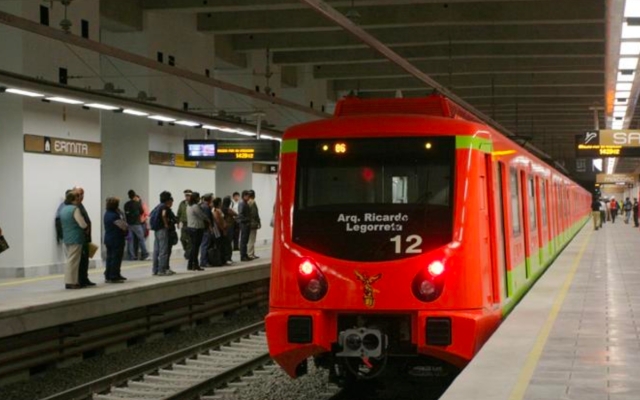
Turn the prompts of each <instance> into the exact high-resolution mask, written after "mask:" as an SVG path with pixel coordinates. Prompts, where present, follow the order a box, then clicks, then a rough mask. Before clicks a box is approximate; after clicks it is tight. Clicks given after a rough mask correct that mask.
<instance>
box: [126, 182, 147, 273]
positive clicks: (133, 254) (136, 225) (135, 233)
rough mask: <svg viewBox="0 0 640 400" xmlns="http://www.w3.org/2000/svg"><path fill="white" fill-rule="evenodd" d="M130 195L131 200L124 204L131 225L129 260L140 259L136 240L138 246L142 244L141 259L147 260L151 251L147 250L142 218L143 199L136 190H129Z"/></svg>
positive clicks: (128, 222)
mask: <svg viewBox="0 0 640 400" xmlns="http://www.w3.org/2000/svg"><path fill="white" fill-rule="evenodd" d="M128 196H129V201H127V202H126V203H125V204H124V214H125V215H126V217H127V224H128V225H129V243H128V246H127V247H128V248H127V250H128V253H129V260H137V259H138V251H137V249H136V242H137V244H138V246H140V252H141V259H142V260H147V259H148V258H149V252H148V251H147V243H146V238H145V236H144V226H143V224H142V218H143V214H144V209H143V208H142V200H141V199H140V196H138V195H137V194H136V192H135V191H134V190H129V193H128Z"/></svg>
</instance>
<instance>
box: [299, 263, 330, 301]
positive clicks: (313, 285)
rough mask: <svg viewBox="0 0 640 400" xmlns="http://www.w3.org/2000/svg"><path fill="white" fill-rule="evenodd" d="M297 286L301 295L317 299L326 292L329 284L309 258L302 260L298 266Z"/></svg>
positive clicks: (309, 298)
mask: <svg viewBox="0 0 640 400" xmlns="http://www.w3.org/2000/svg"><path fill="white" fill-rule="evenodd" d="M298 288H299V289H300V293H301V294H302V296H303V297H304V298H305V299H307V300H310V301H318V300H320V299H321V298H323V297H324V296H325V295H326V294H327V290H328V289H329V285H328V283H327V279H326V278H325V277H324V274H323V273H322V271H321V270H320V268H318V266H317V265H316V264H315V263H314V262H313V261H311V260H304V261H303V262H302V263H301V264H300V266H299V267H298Z"/></svg>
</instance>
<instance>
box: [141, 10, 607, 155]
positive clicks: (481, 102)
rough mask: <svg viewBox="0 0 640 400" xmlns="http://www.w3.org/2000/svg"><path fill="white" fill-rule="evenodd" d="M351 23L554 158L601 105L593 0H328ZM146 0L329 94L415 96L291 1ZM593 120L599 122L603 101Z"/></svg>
mask: <svg viewBox="0 0 640 400" xmlns="http://www.w3.org/2000/svg"><path fill="white" fill-rule="evenodd" d="M326 3H327V4H329V5H330V6H332V7H334V8H335V9H336V10H338V11H340V12H342V13H343V14H345V15H347V16H349V17H351V18H350V19H352V21H354V22H356V23H357V24H358V25H359V26H360V27H361V28H363V29H364V30H366V31H367V32H368V33H370V34H372V35H373V36H374V37H376V38H377V39H378V40H380V41H381V42H382V43H384V44H386V45H388V46H389V47H391V48H392V49H393V50H394V51H396V52H397V53H398V54H400V55H401V56H403V57H404V58H406V59H407V60H409V61H410V62H411V63H412V64H414V65H415V66H416V67H418V68H419V69H420V70H422V71H423V72H425V73H426V74H428V75H429V76H430V77H432V78H434V79H435V80H436V81H438V82H439V83H440V84H441V85H443V86H445V87H447V88H449V89H450V90H451V91H453V92H454V93H456V94H457V95H458V96H460V97H461V98H463V99H464V100H465V101H467V102H468V103H470V104H471V105H473V106H474V107H476V108H477V109H478V110H480V111H482V112H483V113H485V114H486V115H488V116H490V117H492V118H493V119H495V120H496V121H498V122H499V123H500V124H502V125H503V126H504V127H506V128H507V129H509V130H511V131H512V132H514V133H516V134H518V135H522V136H525V137H530V138H531V142H532V143H533V144H534V145H536V146H537V147H538V148H540V149H542V150H543V151H544V152H546V153H547V154H549V155H550V156H552V157H554V158H556V159H564V160H569V159H572V158H574V153H575V151H574V135H575V134H579V133H581V132H584V131H585V130H589V129H593V128H594V116H593V111H591V110H590V107H593V106H599V107H603V105H604V104H603V103H604V82H605V1H604V0H449V1H439V0H354V1H351V0H347V1H345V0H342V1H336V0H333V1H332V0H328V1H326ZM142 4H143V7H144V8H145V9H146V10H154V11H164V12H180V13H193V14H197V21H198V22H197V29H198V30H199V31H202V32H211V33H214V34H216V35H224V36H225V37H228V38H229V40H230V42H231V43H232V46H233V49H234V51H236V52H239V53H243V52H248V51H254V50H265V49H267V48H268V49H269V50H270V51H271V52H272V57H273V58H272V60H273V63H274V64H277V65H280V66H291V65H307V66H310V68H312V71H313V76H314V77H315V78H317V79H326V80H328V82H329V84H330V85H331V87H332V88H333V89H334V91H335V92H336V94H337V95H341V94H345V93H349V92H353V93H357V94H358V95H360V96H361V97H393V96H396V94H397V92H398V91H401V92H402V95H403V96H404V97H413V96H424V95H427V94H429V93H431V91H432V90H431V88H429V87H425V84H424V83H422V82H420V81H418V80H417V79H415V78H413V77H412V76H410V75H408V74H407V73H406V72H404V71H403V70H401V69H400V68H399V67H397V66H396V65H395V64H392V63H391V62H389V61H388V60H387V59H386V58H383V57H382V56H381V55H380V54H379V53H377V52H376V51H374V50H372V49H370V48H369V47H367V46H366V45H364V44H363V43H361V42H360V41H359V40H358V39H356V38H354V37H352V36H351V35H349V34H348V33H346V32H344V31H343V30H342V28H340V27H339V26H337V25H336V24H334V23H333V22H331V21H329V20H327V19H325V18H324V17H323V16H321V15H319V14H318V13H316V12H315V11H314V10H312V9H311V8H309V7H308V6H307V5H305V4H304V3H303V2H301V1H298V0H268V1H267V0H144V1H143V2H142ZM599 115H600V124H601V126H604V117H603V113H602V111H600V112H599Z"/></svg>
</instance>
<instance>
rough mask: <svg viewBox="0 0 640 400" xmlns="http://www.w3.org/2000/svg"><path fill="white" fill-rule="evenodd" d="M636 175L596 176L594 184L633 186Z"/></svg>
mask: <svg viewBox="0 0 640 400" xmlns="http://www.w3.org/2000/svg"><path fill="white" fill-rule="evenodd" d="M636 178H637V175H634V174H597V175H596V183H599V184H603V185H606V184H614V185H617V184H622V183H627V184H629V183H630V184H634V183H635V182H636Z"/></svg>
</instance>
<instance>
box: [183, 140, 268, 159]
mask: <svg viewBox="0 0 640 400" xmlns="http://www.w3.org/2000/svg"><path fill="white" fill-rule="evenodd" d="M279 151H280V143H279V142H278V141H274V140H185V141H184V155H185V160H187V161H277V160H278V155H279Z"/></svg>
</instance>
